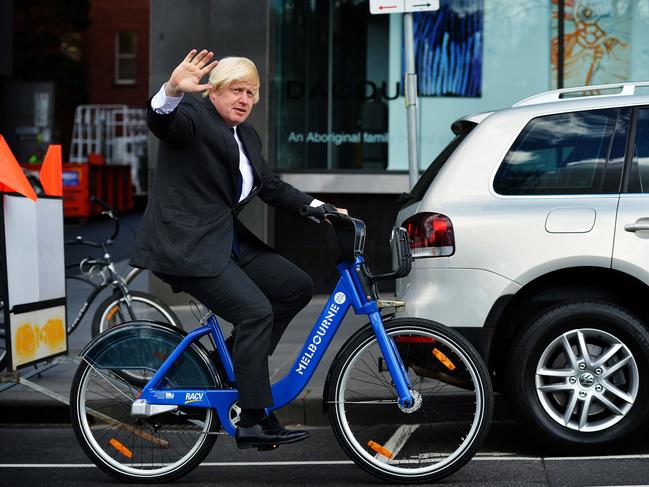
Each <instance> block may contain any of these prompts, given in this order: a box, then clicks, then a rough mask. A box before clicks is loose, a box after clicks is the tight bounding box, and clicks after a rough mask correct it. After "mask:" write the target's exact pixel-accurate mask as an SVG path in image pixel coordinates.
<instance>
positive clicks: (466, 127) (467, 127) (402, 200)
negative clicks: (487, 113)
mask: <svg viewBox="0 0 649 487" xmlns="http://www.w3.org/2000/svg"><path fill="white" fill-rule="evenodd" d="M476 125H478V124H477V123H475V122H470V121H468V120H459V121H457V122H455V123H453V125H452V126H451V130H452V131H453V133H454V134H455V138H453V140H451V141H450V142H449V143H448V145H447V146H446V147H445V148H444V149H443V150H442V152H440V153H439V155H438V156H437V157H436V158H435V160H434V161H433V162H431V163H430V165H429V166H428V169H426V171H424V174H422V175H421V177H420V178H419V180H418V181H417V183H416V184H415V186H414V188H412V191H411V192H410V193H403V194H402V195H401V196H399V198H398V199H397V206H399V207H400V208H403V207H404V206H408V205H409V204H411V203H414V202H415V201H421V199H422V198H423V197H424V194H425V193H426V190H427V189H428V187H429V186H430V184H431V183H432V182H433V180H434V179H435V176H437V173H439V171H440V170H441V169H442V167H444V164H446V161H448V159H449V157H451V154H453V152H455V149H457V148H458V146H459V145H460V144H461V143H462V141H463V140H464V139H465V138H466V136H467V135H469V132H471V130H473V128H474V127H475V126H476Z"/></svg>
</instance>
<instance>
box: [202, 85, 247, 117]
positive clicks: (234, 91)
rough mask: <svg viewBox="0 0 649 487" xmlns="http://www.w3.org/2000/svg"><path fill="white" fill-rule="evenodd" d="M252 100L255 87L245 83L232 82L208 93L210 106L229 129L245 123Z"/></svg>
mask: <svg viewBox="0 0 649 487" xmlns="http://www.w3.org/2000/svg"><path fill="white" fill-rule="evenodd" d="M254 99H255V87H254V86H253V85H252V84H250V83H246V82H245V81H234V82H232V83H230V84H229V85H228V86H225V87H223V88H221V90H220V91H212V92H210V100H211V101H212V105H214V108H216V111H217V112H219V115H221V118H223V120H225V123H227V124H228V125H229V126H230V127H234V126H235V125H239V124H240V123H243V122H245V120H246V119H247V118H248V115H250V112H251V111H252V105H253V103H254Z"/></svg>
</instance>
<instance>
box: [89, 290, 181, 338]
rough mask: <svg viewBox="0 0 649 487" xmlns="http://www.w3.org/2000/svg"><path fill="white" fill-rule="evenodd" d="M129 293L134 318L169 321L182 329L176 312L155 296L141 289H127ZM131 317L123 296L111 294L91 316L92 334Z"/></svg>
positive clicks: (129, 319)
mask: <svg viewBox="0 0 649 487" xmlns="http://www.w3.org/2000/svg"><path fill="white" fill-rule="evenodd" d="M129 294H130V295H131V307H132V309H133V314H134V315H135V319H138V320H150V321H159V322H162V323H169V324H170V325H174V326H175V327H177V328H180V329H182V324H181V322H180V319H179V318H178V316H176V313H174V312H173V311H172V309H171V308H170V307H169V306H167V305H166V304H165V303H164V302H163V301H162V300H160V299H159V298H157V297H156V296H153V295H151V294H148V293H144V292H142V291H129ZM132 319H133V318H131V315H130V313H129V311H128V308H127V306H126V300H125V298H124V297H123V296H121V295H118V294H113V295H112V296H109V297H108V298H106V299H105V300H104V301H102V302H101V303H100V304H99V306H97V311H95V315H94V317H93V318H92V336H93V337H95V336H97V335H99V334H100V333H102V332H104V331H106V330H108V329H109V328H113V327H114V326H117V325H119V324H121V323H124V322H126V321H131V320H132Z"/></svg>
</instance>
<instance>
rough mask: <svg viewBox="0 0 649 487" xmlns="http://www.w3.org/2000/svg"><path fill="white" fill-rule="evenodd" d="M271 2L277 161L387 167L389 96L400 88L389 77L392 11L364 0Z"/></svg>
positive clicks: (284, 167)
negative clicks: (380, 11)
mask: <svg viewBox="0 0 649 487" xmlns="http://www.w3.org/2000/svg"><path fill="white" fill-rule="evenodd" d="M271 5H272V8H273V13H274V18H275V19H277V24H276V27H275V39H276V49H275V59H276V60H277V62H276V63H275V64H274V66H275V78H274V86H273V87H271V88H272V89H271V93H272V94H273V96H272V103H273V107H272V108H273V109H272V113H273V114H274V117H275V119H274V121H273V122H274V129H275V130H276V137H274V138H273V139H274V140H275V141H276V144H277V145H276V147H275V150H274V153H275V161H276V166H277V169H278V170H280V171H300V170H318V171H322V170H384V169H386V166H387V158H388V101H389V100H390V99H393V98H396V97H397V96H399V93H400V86H398V83H397V86H389V85H388V79H389V72H388V58H389V30H390V29H389V25H390V24H389V15H369V13H368V6H367V2H365V1H359V0H339V1H336V2H316V1H310V2H304V1H302V0H274V1H273V2H271ZM273 122H271V123H273Z"/></svg>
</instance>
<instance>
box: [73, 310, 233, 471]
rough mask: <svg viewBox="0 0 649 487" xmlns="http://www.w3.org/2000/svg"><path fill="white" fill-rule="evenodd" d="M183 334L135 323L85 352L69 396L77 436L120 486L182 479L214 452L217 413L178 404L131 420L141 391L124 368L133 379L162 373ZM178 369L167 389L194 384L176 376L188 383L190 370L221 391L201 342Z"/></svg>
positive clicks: (95, 342) (114, 331)
mask: <svg viewBox="0 0 649 487" xmlns="http://www.w3.org/2000/svg"><path fill="white" fill-rule="evenodd" d="M184 336H185V335H184V333H180V332H178V331H176V330H175V329H173V328H170V327H168V326H165V325H159V324H154V323H131V324H125V325H122V326H121V327H116V328H113V329H112V330H110V331H109V332H108V333H105V334H103V335H101V336H99V337H97V339H95V340H93V341H92V342H91V344H90V345H89V346H88V347H87V349H88V348H90V352H88V353H85V354H84V353H83V352H82V357H83V358H82V362H81V364H80V365H79V367H78V369H77V371H76V373H75V376H74V379H73V381H72V388H71V390H70V418H71V422H72V427H73V430H74V434H75V436H76V438H77V441H78V442H79V444H80V445H81V447H82V449H83V450H84V452H85V453H86V454H87V455H88V457H89V458H90V459H91V460H92V462H93V463H94V464H95V465H97V467H99V468H100V469H101V470H102V471H104V472H105V473H107V474H109V475H110V476H112V477H114V478H116V479H119V480H120V481H127V482H138V483H152V482H166V481H171V480H174V479H177V478H179V477H182V476H183V475H186V474H187V473H189V472H190V471H191V470H193V469H194V468H196V467H197V466H198V465H199V464H200V463H201V462H202V461H203V459H204V458H205V457H206V456H207V454H208V453H209V452H210V450H211V449H212V447H213V446H214V443H215V441H216V439H217V436H216V435H217V434H218V431H219V429H220V421H219V418H218V415H217V413H216V411H214V410H212V409H206V408H191V407H182V406H180V407H178V408H177V409H176V410H174V411H170V412H167V413H163V414H158V415H154V416H152V417H150V418H134V417H133V416H131V404H132V402H133V401H134V400H135V399H137V398H138V397H139V394H140V391H141V387H138V386H135V385H133V383H131V382H130V381H128V380H126V379H125V378H124V374H123V372H124V371H123V370H122V369H121V368H122V367H128V369H129V371H128V374H129V375H131V374H134V371H135V370H138V369H141V370H142V371H143V372H144V371H146V373H147V374H149V372H150V371H152V370H154V369H155V370H157V368H159V365H160V364H161V363H162V362H163V360H164V358H165V357H164V356H161V355H165V354H168V353H170V352H171V351H172V350H173V349H174V348H175V347H176V346H177V345H178V343H180V341H182V339H183V337H184ZM87 349H86V350H87ZM96 350H99V352H97V353H94V351H96ZM84 352H85V350H84ZM93 353H94V356H93ZM97 357H102V358H97ZM124 361H125V362H127V363H126V364H125V363H124ZM137 364H140V367H138V366H137ZM177 364H178V365H177V366H176V367H175V368H174V370H173V371H170V375H169V376H167V377H166V378H165V381H164V384H163V385H161V388H162V389H164V387H179V386H188V385H189V384H187V383H186V382H183V381H182V380H180V379H178V378H183V377H184V378H185V380H188V379H187V377H188V375H187V371H188V370H192V369H195V370H197V371H198V374H195V375H194V377H199V376H202V379H200V380H199V379H195V380H196V381H198V382H202V383H201V387H209V386H211V387H220V384H221V381H220V378H219V376H218V373H217V372H216V371H215V370H214V368H213V366H212V365H211V364H210V363H209V358H208V355H207V352H206V351H205V350H204V348H203V347H202V346H201V345H200V344H196V343H193V344H192V345H190V347H189V348H188V349H187V350H186V351H185V353H184V354H183V361H182V362H177ZM183 367H184V368H185V369H184V371H183V370H178V369H183ZM174 374H175V375H174ZM201 374H202V375H201ZM205 378H207V379H205ZM179 382H180V383H179Z"/></svg>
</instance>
